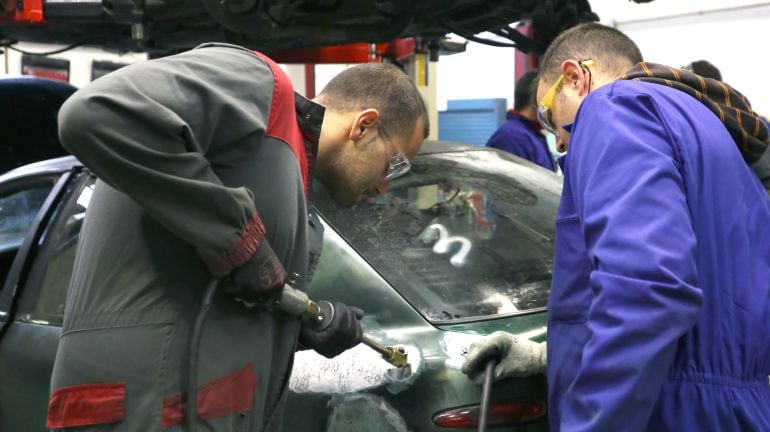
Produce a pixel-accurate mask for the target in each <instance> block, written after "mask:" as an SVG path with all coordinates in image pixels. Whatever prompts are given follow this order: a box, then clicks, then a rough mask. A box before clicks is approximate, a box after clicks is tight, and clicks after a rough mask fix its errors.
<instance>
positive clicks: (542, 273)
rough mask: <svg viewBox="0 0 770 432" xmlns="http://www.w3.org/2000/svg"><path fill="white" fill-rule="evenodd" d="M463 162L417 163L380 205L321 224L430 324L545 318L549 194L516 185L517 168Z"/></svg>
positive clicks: (442, 158) (368, 203)
mask: <svg viewBox="0 0 770 432" xmlns="http://www.w3.org/2000/svg"><path fill="white" fill-rule="evenodd" d="M466 153H478V154H481V153H489V152H479V151H477V152H460V153H458V154H457V155H455V156H453V155H451V154H444V155H442V154H437V155H424V156H420V157H418V158H416V159H415V161H414V163H413V168H412V170H411V172H410V173H409V174H408V175H407V176H405V177H402V178H401V179H398V180H397V181H396V182H394V183H393V184H391V187H390V189H389V191H388V192H387V193H386V194H385V195H384V196H382V197H378V198H376V199H369V200H365V201H363V202H361V203H359V204H357V205H356V206H354V207H352V208H349V209H339V208H336V207H334V206H333V205H332V204H330V202H329V201H328V200H326V199H321V200H319V202H318V204H317V206H318V208H319V210H320V211H321V213H322V214H323V216H324V217H325V218H326V219H327V221H328V222H329V223H330V225H332V226H333V227H334V229H335V230H337V231H338V232H339V233H340V234H341V235H342V236H343V237H344V238H345V239H346V240H347V241H348V242H350V244H351V245H352V246H353V247H354V248H355V249H356V250H357V251H358V252H359V253H360V254H361V255H362V256H363V257H364V258H365V259H366V260H367V261H368V262H369V263H370V264H371V265H372V266H373V267H375V269H377V271H379V272H380V273H381V274H382V275H383V277H384V278H385V279H386V280H388V281H389V282H390V283H391V284H392V285H393V286H394V287H395V288H396V289H397V290H398V291H399V292H400V293H401V295H403V296H404V297H405V298H406V299H407V300H408V301H409V302H410V303H411V304H412V305H413V306H414V307H415V308H417V309H418V310H419V311H420V312H421V313H422V314H423V315H424V316H425V317H426V318H427V319H428V320H430V321H432V322H434V323H440V322H447V321H448V322H452V321H456V320H466V319H474V318H479V317H487V316H499V315H507V314H517V313H522V312H527V311H533V310H537V309H541V308H544V307H545V306H546V302H547V299H548V293H549V290H550V284H551V274H552V270H553V235H554V218H555V213H556V205H557V203H558V189H554V190H553V192H551V193H544V192H543V190H542V189H538V188H536V187H531V186H530V185H528V184H525V182H521V181H519V180H518V179H517V175H514V174H513V173H506V172H507V170H508V169H509V168H510V171H516V172H522V173H524V174H522V175H527V172H528V171H527V170H529V171H531V169H529V168H527V170H523V168H522V167H521V165H518V164H515V163H513V162H510V161H507V160H504V159H501V158H499V157H496V156H495V157H494V158H491V159H490V158H487V159H489V160H486V159H485V158H476V159H475V160H474V159H473V158H469V157H467V156H465V154H466Z"/></svg>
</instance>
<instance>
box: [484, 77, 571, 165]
mask: <svg viewBox="0 0 770 432" xmlns="http://www.w3.org/2000/svg"><path fill="white" fill-rule="evenodd" d="M535 78H537V73H535V72H531V71H530V72H527V73H525V74H524V75H522V76H521V77H520V78H519V80H518V82H517V83H516V93H515V94H514V102H513V110H510V111H508V114H507V115H506V119H505V122H504V123H503V124H502V125H500V127H499V128H498V129H497V130H496V131H495V133H494V134H492V136H491V137H490V138H489V141H487V147H493V148H496V149H500V150H505V151H507V152H509V153H513V154H515V155H516V156H518V157H520V158H522V159H526V160H528V161H530V162H533V163H536V164H538V165H540V166H541V167H543V168H546V169H549V170H551V171H554V170H555V168H556V167H555V165H554V161H553V156H552V155H551V151H550V150H549V149H548V142H547V141H546V140H545V135H543V132H542V129H543V128H542V127H541V126H540V124H539V123H538V122H537V119H536V113H537V106H536V105H535V96H534V93H535V88H534V84H535Z"/></svg>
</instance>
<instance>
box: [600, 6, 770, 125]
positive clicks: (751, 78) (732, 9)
mask: <svg viewBox="0 0 770 432" xmlns="http://www.w3.org/2000/svg"><path fill="white" fill-rule="evenodd" d="M591 7H592V8H593V10H594V12H596V13H597V14H598V15H599V17H600V18H601V22H602V23H604V24H607V25H612V26H614V27H617V28H618V29H619V30H621V31H623V32H624V33H626V34H627V35H628V36H630V37H631V38H632V39H633V40H634V41H635V42H636V43H637V44H638V45H639V48H640V49H641V50H642V54H643V55H644V58H645V60H646V61H650V62H654V63H663V64H666V65H669V66H673V67H681V66H684V65H686V64H688V63H690V62H691V61H693V60H708V61H709V62H711V63H713V64H714V65H715V66H716V67H717V68H719V70H720V71H721V72H722V79H723V80H724V81H725V82H726V83H728V84H730V85H731V86H733V87H735V88H736V89H737V90H738V91H740V92H741V93H743V94H744V95H745V96H746V97H748V98H749V100H750V101H751V104H752V107H753V108H754V109H755V110H756V111H757V112H759V113H760V114H763V115H765V116H768V115H770V89H768V86H767V84H766V83H767V78H766V71H767V70H768V66H770V1H756V0H753V1H752V0H730V1H729V2H728V1H724V0H655V1H654V2H652V3H648V4H635V3H629V2H626V1H618V0H591Z"/></svg>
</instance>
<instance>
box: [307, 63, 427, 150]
mask: <svg viewBox="0 0 770 432" xmlns="http://www.w3.org/2000/svg"><path fill="white" fill-rule="evenodd" d="M318 98H319V99H321V103H323V104H324V105H325V106H326V107H327V108H329V109H331V110H334V111H338V112H350V111H357V110H360V109H361V108H374V109H376V110H378V111H379V112H380V118H379V120H378V121H379V126H380V127H381V128H382V130H384V131H386V132H383V133H385V134H388V135H397V136H401V137H409V136H411V134H412V133H413V132H414V128H413V127H416V125H417V120H418V119H420V118H422V119H423V121H424V125H425V126H424V130H423V138H427V137H428V135H429V133H430V123H429V120H428V110H427V108H426V107H425V102H424V101H423V99H422V96H420V93H419V91H418V90H417V87H415V85H414V83H413V82H412V81H411V80H410V79H409V77H408V76H407V75H406V74H405V73H404V72H403V71H402V70H400V69H398V68H397V67H395V66H393V65H390V64H385V63H363V64H359V65H356V66H353V67H350V68H348V69H345V70H344V71H342V72H341V73H339V74H338V75H337V76H335V77H334V78H332V79H331V81H329V83H328V84H327V85H326V87H324V89H323V90H321V93H319V95H318ZM404 125H413V127H412V128H408V127H405V126H404Z"/></svg>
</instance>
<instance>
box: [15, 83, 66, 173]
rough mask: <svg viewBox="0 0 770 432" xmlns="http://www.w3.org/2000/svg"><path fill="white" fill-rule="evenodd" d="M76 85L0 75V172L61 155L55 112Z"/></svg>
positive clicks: (64, 151)
mask: <svg viewBox="0 0 770 432" xmlns="http://www.w3.org/2000/svg"><path fill="white" fill-rule="evenodd" d="M75 90H77V89H76V88H75V87H73V86H71V85H69V84H67V83H63V82H61V81H54V80H49V79H43V78H34V77H13V78H0V174H2V173H4V172H6V171H9V170H11V169H13V168H16V167H19V166H22V165H26V164H28V163H32V162H37V161H41V160H44V159H50V158H54V157H58V156H64V155H66V154H68V153H67V151H66V150H65V149H64V148H63V147H62V146H61V144H60V143H59V138H58V133H57V129H58V127H57V126H58V123H57V120H56V118H57V115H58V112H59V107H61V105H62V103H63V102H64V101H65V100H66V99H67V98H68V97H69V96H70V95H71V94H72V93H74V92H75Z"/></svg>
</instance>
